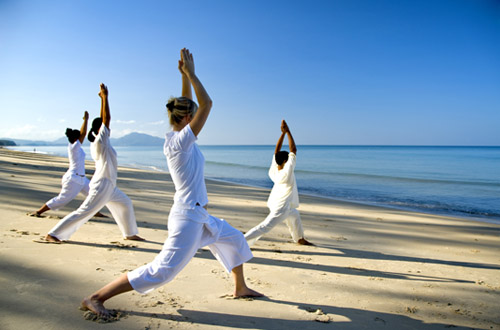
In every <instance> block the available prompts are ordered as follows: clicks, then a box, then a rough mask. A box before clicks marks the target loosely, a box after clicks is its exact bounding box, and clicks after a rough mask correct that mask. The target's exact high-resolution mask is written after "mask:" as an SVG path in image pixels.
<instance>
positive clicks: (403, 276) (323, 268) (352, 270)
mask: <svg viewBox="0 0 500 330" xmlns="http://www.w3.org/2000/svg"><path fill="white" fill-rule="evenodd" d="M197 257H199V258H208V257H209V255H208V254H200V255H197ZM247 263H248V264H259V265H267V266H278V267H286V268H292V269H308V270H314V271H318V272H325V273H333V274H342V275H352V276H363V277H378V278H386V279H397V280H408V281H426V282H444V283H474V282H473V281H467V280H460V279H450V278H446V277H439V276H428V275H423V274H415V273H411V274H409V273H398V272H388V271H380V270H371V269H364V268H359V267H339V266H332V265H321V264H312V263H305V262H298V261H291V260H276V259H268V258H262V257H255V256H254V257H253V258H252V259H251V260H250V261H248V262H247Z"/></svg>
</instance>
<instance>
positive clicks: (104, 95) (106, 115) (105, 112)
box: [99, 84, 111, 129]
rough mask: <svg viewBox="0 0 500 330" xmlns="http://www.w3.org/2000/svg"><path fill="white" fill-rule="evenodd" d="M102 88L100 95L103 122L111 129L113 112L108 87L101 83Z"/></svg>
mask: <svg viewBox="0 0 500 330" xmlns="http://www.w3.org/2000/svg"><path fill="white" fill-rule="evenodd" d="M100 87H101V90H100V91H99V96H100V98H101V118H102V122H103V124H104V125H106V127H107V128H108V129H109V123H110V122H111V113H110V112H109V102H108V87H106V85H104V84H101V86H100Z"/></svg>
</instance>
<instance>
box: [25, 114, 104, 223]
mask: <svg viewBox="0 0 500 330" xmlns="http://www.w3.org/2000/svg"><path fill="white" fill-rule="evenodd" d="M88 120H89V113H88V112H87V111H85V113H84V114H83V124H82V127H81V128H80V130H76V129H71V128H67V129H66V137H67V138H68V160H69V168H68V170H67V171H66V173H65V174H64V175H63V177H62V180H61V185H62V188H61V192H60V193H59V195H57V196H56V197H54V198H52V199H51V200H49V201H48V202H47V203H45V204H43V205H42V207H40V209H38V210H37V211H35V212H31V213H29V215H31V216H35V217H40V216H41V215H42V213H44V212H46V211H48V210H58V209H60V208H62V207H64V206H66V204H68V203H69V202H71V201H72V200H73V199H75V197H76V196H77V195H78V193H82V195H84V196H85V197H87V195H88V194H89V183H90V180H89V179H87V177H86V176H85V151H83V149H82V143H83V140H85V136H86V135H87V122H88ZM95 216H99V217H106V216H105V215H104V214H102V213H100V212H97V213H96V214H95Z"/></svg>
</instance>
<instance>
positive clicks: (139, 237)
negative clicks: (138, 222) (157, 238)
mask: <svg viewBox="0 0 500 330" xmlns="http://www.w3.org/2000/svg"><path fill="white" fill-rule="evenodd" d="M125 239H128V240H130V241H145V240H146V239H145V238H142V237H141V236H139V235H133V236H127V237H126V238H125Z"/></svg>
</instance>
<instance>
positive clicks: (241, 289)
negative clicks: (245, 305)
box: [231, 265, 264, 297]
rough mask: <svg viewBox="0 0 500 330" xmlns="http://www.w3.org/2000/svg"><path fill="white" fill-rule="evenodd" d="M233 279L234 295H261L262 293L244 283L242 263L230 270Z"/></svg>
mask: <svg viewBox="0 0 500 330" xmlns="http://www.w3.org/2000/svg"><path fill="white" fill-rule="evenodd" d="M231 274H233V279H234V294H233V295H234V296H235V297H263V296H264V295H263V294H262V293H259V292H257V291H255V290H252V289H250V288H249V287H248V286H247V285H246V283H245V277H244V275H243V265H239V266H237V267H234V268H233V270H232V271H231Z"/></svg>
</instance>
